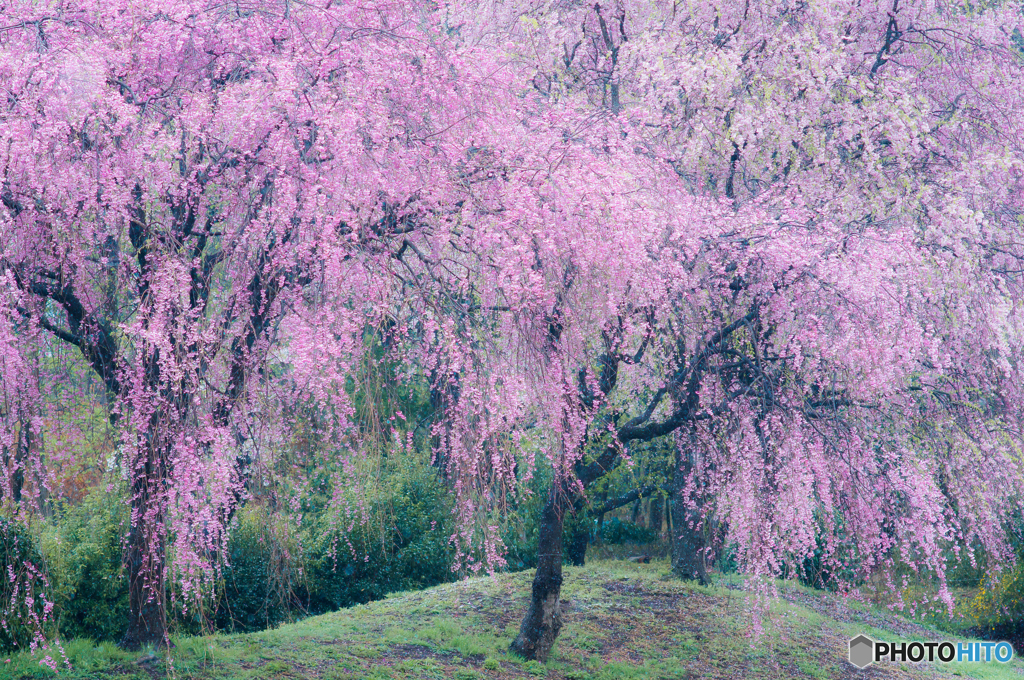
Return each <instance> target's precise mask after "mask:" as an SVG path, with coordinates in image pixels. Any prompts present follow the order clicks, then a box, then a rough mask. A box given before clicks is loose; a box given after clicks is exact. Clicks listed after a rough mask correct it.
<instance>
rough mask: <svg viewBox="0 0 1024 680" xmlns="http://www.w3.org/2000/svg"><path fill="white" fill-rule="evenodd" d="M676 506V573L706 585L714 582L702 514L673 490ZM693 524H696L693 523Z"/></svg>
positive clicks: (673, 499)
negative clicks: (709, 568) (692, 508)
mask: <svg viewBox="0 0 1024 680" xmlns="http://www.w3.org/2000/svg"><path fill="white" fill-rule="evenodd" d="M671 507H672V522H671V524H672V572H673V573H674V574H675V575H676V576H678V577H680V578H684V579H687V580H691V581H697V582H698V583H700V584H701V585H702V586H706V585H710V584H711V579H710V578H709V577H708V567H707V560H706V556H707V542H706V540H705V538H704V532H703V530H702V529H703V528H702V527H701V524H700V515H699V513H698V512H696V511H695V510H689V509H687V507H686V504H685V503H684V502H683V499H682V498H680V497H679V494H677V493H673V494H672V500H671ZM691 524H692V525H693V526H691Z"/></svg>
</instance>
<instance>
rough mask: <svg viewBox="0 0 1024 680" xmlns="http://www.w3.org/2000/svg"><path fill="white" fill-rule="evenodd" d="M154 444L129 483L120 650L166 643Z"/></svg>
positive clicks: (159, 473)
mask: <svg viewBox="0 0 1024 680" xmlns="http://www.w3.org/2000/svg"><path fill="white" fill-rule="evenodd" d="M154 448H155V447H153V446H149V447H147V457H148V460H147V461H146V463H145V473H144V474H140V472H141V471H136V477H135V481H134V483H133V484H132V499H131V506H132V520H133V521H132V525H131V529H130V530H129V532H128V546H127V552H126V555H125V567H126V569H127V572H128V605H129V607H128V611H129V613H128V630H127V632H125V635H124V638H123V639H122V640H121V643H120V646H121V648H122V649H127V650H137V649H139V648H141V647H142V646H143V645H154V646H157V647H162V646H166V645H168V644H169V642H170V640H169V638H168V637H167V625H166V624H167V620H166V616H167V614H166V608H165V602H164V585H165V583H164V562H165V559H164V558H165V555H164V541H163V535H162V534H161V530H162V527H163V524H164V522H163V520H164V518H163V516H162V514H163V513H162V512H161V504H160V502H159V495H160V494H161V493H162V492H163V486H164V482H165V481H166V467H165V465H164V464H163V460H162V458H161V457H160V455H159V453H158V452H156V451H155V450H154Z"/></svg>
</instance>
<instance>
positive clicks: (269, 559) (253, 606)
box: [215, 506, 302, 632]
mask: <svg viewBox="0 0 1024 680" xmlns="http://www.w3.org/2000/svg"><path fill="white" fill-rule="evenodd" d="M291 543H292V542H291V541H289V540H288V534H287V532H286V531H285V530H284V529H283V528H282V527H280V526H278V525H275V524H274V523H273V518H272V517H271V516H270V515H269V514H268V513H267V511H266V509H264V508H262V507H259V506H250V507H246V508H242V509H241V510H240V511H239V512H238V514H237V515H236V525H235V527H234V529H233V531H232V533H231V537H230V538H229V540H228V549H227V565H226V566H225V567H224V571H223V579H222V583H221V586H222V587H221V589H220V590H221V594H220V598H219V600H218V603H217V609H216V614H215V623H216V626H217V629H218V630H230V631H239V632H249V631H255V630H262V629H264V628H273V627H275V626H278V625H280V624H281V623H283V622H285V621H288V620H291V619H292V618H294V614H295V613H297V612H298V611H301V609H302V604H301V597H300V594H299V592H298V588H299V583H298V580H299V577H300V574H301V571H302V568H301V562H300V559H299V558H300V557H301V555H300V551H299V550H298V548H297V546H295V545H292V544H291Z"/></svg>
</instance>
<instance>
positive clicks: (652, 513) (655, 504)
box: [647, 496, 664, 534]
mask: <svg viewBox="0 0 1024 680" xmlns="http://www.w3.org/2000/svg"><path fill="white" fill-rule="evenodd" d="M650 503H651V504H650V507H649V508H648V520H647V528H648V529H651V530H652V531H657V532H658V533H659V534H660V533H661V516H662V515H663V514H664V512H663V511H662V509H661V506H662V500H661V496H655V497H654V498H652V499H651V500H650Z"/></svg>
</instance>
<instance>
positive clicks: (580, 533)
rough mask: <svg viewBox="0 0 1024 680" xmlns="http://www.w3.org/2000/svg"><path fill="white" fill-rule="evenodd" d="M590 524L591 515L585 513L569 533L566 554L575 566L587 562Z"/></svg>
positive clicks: (580, 565)
mask: <svg viewBox="0 0 1024 680" xmlns="http://www.w3.org/2000/svg"><path fill="white" fill-rule="evenodd" d="M590 524H591V520H590V516H589V515H585V516H584V517H583V519H582V520H581V521H579V522H576V523H575V524H574V525H573V531H572V533H571V534H570V535H569V545H568V546H567V548H566V554H565V556H566V558H568V560H569V564H571V565H572V566H574V567H582V566H583V565H584V564H586V560H587V546H588V545H590Z"/></svg>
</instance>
